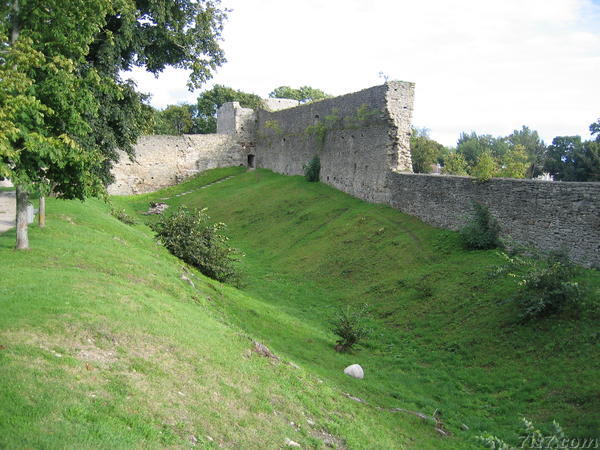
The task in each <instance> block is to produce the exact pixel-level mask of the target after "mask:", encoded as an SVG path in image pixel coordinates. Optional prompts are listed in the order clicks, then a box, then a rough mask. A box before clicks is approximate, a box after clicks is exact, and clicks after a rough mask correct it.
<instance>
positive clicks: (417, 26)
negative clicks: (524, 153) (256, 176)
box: [135, 0, 600, 145]
mask: <svg viewBox="0 0 600 450" xmlns="http://www.w3.org/2000/svg"><path fill="white" fill-rule="evenodd" d="M223 5H224V6H225V7H228V8H232V9H233V12H231V14H230V18H229V20H228V22H227V24H226V25H225V31H224V36H223V37H224V42H223V47H224V49H225V51H226V56H227V59H228V61H229V62H228V63H226V64H225V65H224V66H223V67H222V68H221V69H219V71H218V73H217V74H216V76H215V78H214V80H213V81H212V82H211V83H209V85H208V87H210V86H211V85H212V84H214V83H221V84H225V85H228V86H231V87H234V88H236V89H242V90H244V91H250V92H255V93H257V94H260V95H263V96H266V95H267V94H268V93H269V92H270V91H271V90H272V89H273V88H275V87H277V86H280V85H284V84H286V85H292V86H300V85H310V86H314V87H318V88H321V89H323V90H325V91H327V92H329V93H332V94H334V95H338V94H344V93H347V92H352V91H356V90H360V89H364V88H367V87H370V86H373V85H376V84H380V83H381V82H382V80H381V79H380V78H379V77H378V73H379V72H380V71H383V72H384V73H385V74H386V75H388V76H390V77H391V78H392V79H401V80H408V81H414V82H415V83H416V99H415V115H414V123H415V124H416V125H418V126H424V127H427V128H429V129H430V130H431V134H432V136H433V137H434V138H436V139H439V140H440V141H441V142H443V143H444V144H449V145H452V144H454V143H455V142H456V139H457V137H458V134H459V133H460V131H469V130H476V131H477V132H481V133H491V134H497V135H501V134H507V133H509V132H510V131H512V130H513V129H515V128H520V126H521V125H523V124H525V125H528V126H530V127H531V128H534V129H537V130H538V131H539V132H540V134H541V135H542V136H543V137H544V138H545V139H546V140H548V141H549V140H551V139H552V137H553V136H556V135H562V134H582V135H584V136H588V134H587V126H588V125H589V124H590V123H591V122H592V121H594V120H595V119H597V118H598V116H600V107H599V105H600V86H599V83H598V79H600V76H599V75H600V5H599V4H598V2H597V1H596V2H593V1H591V0H503V1H494V2H492V1H491V0H455V1H452V2H449V1H445V0H440V1H434V0H421V1H419V2H415V1H398V0H370V1H366V0H328V1H327V2H323V1H317V0H305V1H302V2H299V1H297V0H223ZM135 79H136V80H137V81H138V84H139V87H140V88H141V89H142V90H145V91H151V93H152V94H153V104H154V105H155V106H159V107H164V106H165V105H167V104H172V103H179V102H183V101H188V102H191V101H194V100H195V98H196V96H197V95H198V93H197V92H196V93H189V92H187V91H186V87H185V75H184V74H182V73H181V71H168V72H166V73H165V74H164V75H163V76H161V77H160V79H159V80H154V79H153V78H152V76H150V75H148V76H146V75H142V74H139V73H136V74H135Z"/></svg>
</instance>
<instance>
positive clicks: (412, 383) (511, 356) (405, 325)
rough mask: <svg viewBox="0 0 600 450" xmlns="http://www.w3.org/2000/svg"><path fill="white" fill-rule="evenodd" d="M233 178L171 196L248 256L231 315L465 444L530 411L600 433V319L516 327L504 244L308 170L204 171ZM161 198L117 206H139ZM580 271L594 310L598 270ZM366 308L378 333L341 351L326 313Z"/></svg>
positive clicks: (321, 371) (326, 373) (513, 432)
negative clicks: (497, 272)
mask: <svg viewBox="0 0 600 450" xmlns="http://www.w3.org/2000/svg"><path fill="white" fill-rule="evenodd" d="M225 173H227V174H231V173H236V174H237V175H236V176H235V177H234V178H232V179H230V180H227V181H224V182H223V183H221V184H218V185H214V186H211V187H208V188H206V189H202V190H196V191H194V192H193V193H191V194H188V195H184V196H181V197H173V198H171V199H169V200H167V203H169V204H170V205H172V206H176V205H178V204H186V205H190V206H196V207H208V213H209V215H211V216H212V217H213V219H214V220H218V221H223V222H225V223H227V224H228V225H229V232H230V235H231V237H232V244H233V245H234V246H237V247H239V248H240V249H242V250H243V251H244V252H245V253H246V257H245V258H244V263H243V267H242V268H243V272H244V274H245V276H244V280H243V283H244V286H243V288H242V290H243V291H245V292H247V293H248V294H250V295H249V296H248V297H245V298H244V301H241V302H234V303H227V304H225V303H217V304H215V306H214V308H215V309H217V310H219V311H221V312H222V314H223V315H224V317H227V318H228V319H229V320H232V321H233V322H234V323H235V324H237V325H238V326H240V327H242V328H243V329H244V330H246V331H247V332H249V333H251V334H252V335H255V336H258V337H260V338H261V339H263V340H264V341H265V342H267V343H268V345H270V346H272V347H273V349H275V350H276V351H277V352H280V353H282V354H285V355H287V356H289V357H290V358H292V359H294V360H295V361H297V362H298V363H301V364H302V365H303V366H304V367H306V368H308V369H309V370H310V371H311V372H313V373H315V374H318V376H320V377H323V378H324V379H327V380H329V381H330V382H331V383H333V384H334V385H336V386H338V387H339V388H340V389H342V390H343V391H345V392H349V393H351V394H352V395H356V396H359V397H361V398H364V399H366V400H367V401H368V402H369V403H371V404H376V405H380V406H384V407H392V408H393V407H402V408H408V409H413V410H418V411H422V412H424V413H426V414H432V413H433V412H434V411H436V410H438V411H440V412H441V413H442V418H443V420H444V421H445V423H446V424H447V427H448V428H449V429H450V430H451V431H452V432H453V433H454V435H455V438H454V439H455V440H460V441H462V442H461V444H460V445H459V446H465V445H468V443H471V442H472V440H473V437H474V436H475V435H477V434H480V433H481V432H484V431H490V432H493V433H495V434H497V435H500V436H502V437H505V438H507V439H516V438H517V432H518V430H519V429H520V428H519V417H520V416H523V415H524V416H526V417H529V418H532V419H534V421H535V422H536V423H540V424H542V425H544V424H545V425H549V424H550V423H551V422H552V420H553V419H556V420H558V421H559V422H560V423H561V424H562V425H563V426H564V428H565V429H566V430H567V434H569V435H573V436H581V437H589V436H596V435H597V430H598V426H599V425H600V389H599V386H600V383H599V382H598V378H597V374H598V370H599V369H600V358H599V356H600V352H599V351H598V350H599V348H598V331H597V323H598V322H597V320H598V315H597V313H591V312H585V313H583V314H578V313H577V312H574V311H571V312H566V313H564V314H562V315H560V316H555V317H551V318H547V319H543V320H540V321H537V322H532V323H529V324H519V323H518V311H517V310H516V307H515V306H514V305H513V304H510V303H506V302H505V300H506V299H507V298H510V297H511V296H512V295H513V294H514V287H513V285H512V284H510V283H508V282H506V280H500V279H496V278H493V277H491V276H490V273H491V271H492V269H493V268H494V266H495V265H497V264H499V263H500V262H501V260H500V258H499V257H498V256H497V254H496V252H495V251H466V250H463V249H462V248H461V246H460V244H459V238H458V235H457V233H454V232H450V231H446V230H440V229H436V228H433V227H429V226H426V225H424V224H423V223H421V222H420V221H419V220H417V219H415V218H413V217H410V216H407V215H404V214H402V213H400V212H398V211H395V210H393V209H391V208H389V207H386V206H382V205H372V204H367V203H365V202H362V201H360V200H357V199H355V198H352V197H350V196H348V195H345V194H343V193H341V192H339V191H336V190H334V189H332V188H330V187H328V186H326V185H323V184H320V183H307V182H306V181H305V180H304V179H303V178H302V177H284V176H280V175H276V174H274V173H271V172H269V171H265V170H256V171H252V172H248V173H242V172H241V170H240V169H232V172H226V171H222V172H216V173H214V174H213V173H212V172H209V173H208V174H205V175H203V177H206V176H208V175H209V174H213V175H214V176H217V175H218V176H222V175H223V174H225ZM203 183H204V181H203V179H202V177H201V178H199V180H198V181H196V180H192V181H190V182H188V183H185V184H184V185H182V186H179V187H176V188H173V189H172V191H171V195H173V194H175V193H177V192H187V191H189V190H191V189H194V186H197V185H201V184H203ZM158 196H162V193H161V194H153V195H148V196H145V197H142V198H140V197H131V198H127V199H123V198H121V199H117V200H116V201H117V202H119V204H121V205H123V206H124V207H126V208H128V209H129V211H131V212H134V211H140V210H143V209H144V207H145V202H147V201H149V200H151V199H153V198H156V197H158ZM149 220H152V219H149ZM583 278H584V279H585V281H586V282H587V283H588V285H589V286H590V292H589V294H588V297H589V300H592V301H595V302H596V305H597V303H598V298H597V296H598V293H599V292H600V291H599V287H600V274H599V273H598V271H592V270H590V271H586V273H585V275H584V276H583ZM593 297H595V300H594V299H593ZM362 303H368V304H369V305H371V307H372V310H373V320H372V323H371V324H370V325H371V326H372V328H373V330H374V332H373V334H372V337H371V338H370V339H369V340H368V342H366V344H365V345H364V346H363V348H362V349H360V350H359V351H356V352H355V353H353V354H338V353H336V352H334V351H333V345H334V343H335V336H333V334H332V333H331V332H330V331H329V329H330V326H329V323H328V318H329V317H331V316H332V315H333V313H334V311H335V308H337V307H339V305H344V304H362ZM355 362H358V363H360V364H361V365H362V366H363V367H364V368H365V372H366V379H365V380H364V381H362V382H358V383H357V382H356V381H355V380H352V379H350V378H348V377H346V376H345V375H343V374H342V369H343V368H344V367H345V366H346V365H348V364H351V363H355ZM463 424H466V425H467V426H468V427H469V430H468V431H465V430H463V429H462V428H463V427H462V425H463ZM436 445H440V446H441V445H442V444H441V443H440V444H436Z"/></svg>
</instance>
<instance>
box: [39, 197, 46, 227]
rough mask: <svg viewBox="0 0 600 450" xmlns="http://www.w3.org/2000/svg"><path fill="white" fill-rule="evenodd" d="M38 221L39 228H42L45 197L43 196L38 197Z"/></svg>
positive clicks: (44, 216) (44, 222)
mask: <svg viewBox="0 0 600 450" xmlns="http://www.w3.org/2000/svg"><path fill="white" fill-rule="evenodd" d="M38 219H39V224H40V228H44V227H45V226H46V197H44V196H43V195H42V196H40V208H39V211H38Z"/></svg>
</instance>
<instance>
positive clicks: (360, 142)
mask: <svg viewBox="0 0 600 450" xmlns="http://www.w3.org/2000/svg"><path fill="white" fill-rule="evenodd" d="M413 92H414V84H413V83H407V82H399V81H395V82H389V83H386V84H384V85H382V86H375V87H373V88H370V89H365V90H362V91H359V92H355V93H353V94H347V95H343V96H341V97H335V98H331V99H326V100H322V101H319V102H314V103H309V104H305V105H300V106H298V107H295V108H290V109H285V110H282V111H276V112H268V111H259V112H258V121H257V134H256V166H257V167H263V168H267V169H271V170H273V171H275V172H278V173H282V174H285V175H301V174H302V173H303V166H304V165H305V164H306V163H308V162H309V161H310V159H312V158H313V156H314V155H317V154H318V155H319V157H320V159H321V181H322V182H324V183H327V184H329V185H331V186H334V187H335V188H337V189H340V190H342V191H344V192H347V193H349V194H351V195H354V196H356V197H358V198H361V199H364V200H367V201H371V202H385V201H386V199H387V194H388V190H387V173H388V172H389V171H390V170H392V169H393V170H401V171H409V172H410V171H411V170H412V167H411V160H410V150H409V139H410V131H411V122H410V121H411V115H412V107H413Z"/></svg>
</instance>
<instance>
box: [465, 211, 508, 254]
mask: <svg viewBox="0 0 600 450" xmlns="http://www.w3.org/2000/svg"><path fill="white" fill-rule="evenodd" d="M460 236H461V238H462V243H463V245H464V246H465V248H468V249H471V250H487V249H490V248H496V247H500V246H501V242H500V225H499V224H498V221H497V220H496V219H494V217H492V214H491V213H490V210H489V209H488V208H487V207H486V206H485V205H482V204H480V203H473V217H472V218H471V219H470V220H469V222H468V223H467V225H465V226H464V227H463V228H462V229H461V230H460Z"/></svg>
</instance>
